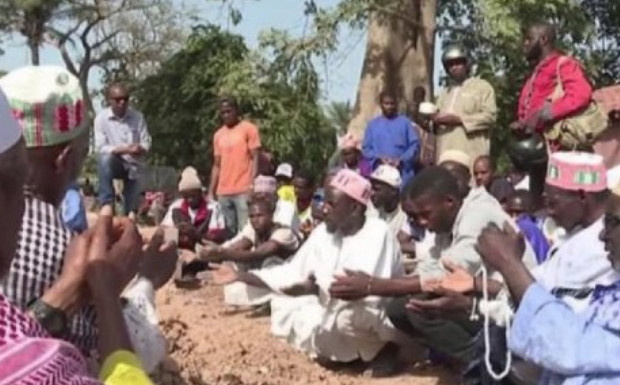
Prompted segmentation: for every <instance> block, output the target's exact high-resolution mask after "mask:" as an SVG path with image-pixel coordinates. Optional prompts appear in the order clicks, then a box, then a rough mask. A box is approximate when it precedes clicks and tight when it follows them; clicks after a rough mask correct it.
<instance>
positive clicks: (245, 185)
mask: <svg viewBox="0 0 620 385" xmlns="http://www.w3.org/2000/svg"><path fill="white" fill-rule="evenodd" d="M219 110H220V116H221V118H222V122H223V123H224V125H223V126H222V127H220V128H219V129H218V130H217V132H216V133H215V135H214V137H213V168H212V169H211V183H210V186H209V200H211V199H213V198H214V197H215V195H217V197H218V201H219V202H220V205H221V206H222V211H223V213H224V218H225V220H226V227H227V228H228V229H229V231H231V232H232V233H233V234H236V233H238V232H239V231H241V229H242V228H243V226H245V224H246V223H247V221H248V204H247V198H248V193H249V192H250V190H251V187H252V181H253V180H254V178H255V177H256V175H257V173H258V154H259V150H260V146H261V144H260V136H259V134H258V127H256V126H255V125H254V124H253V123H251V122H249V121H247V120H241V119H240V117H239V107H238V105H237V102H236V101H235V100H234V99H232V98H229V97H225V98H222V99H221V100H220V102H219Z"/></svg>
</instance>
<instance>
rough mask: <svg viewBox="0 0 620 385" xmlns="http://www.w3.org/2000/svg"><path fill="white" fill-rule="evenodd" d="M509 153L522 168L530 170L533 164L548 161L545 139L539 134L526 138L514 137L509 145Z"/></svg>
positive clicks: (512, 159)
mask: <svg viewBox="0 0 620 385" xmlns="http://www.w3.org/2000/svg"><path fill="white" fill-rule="evenodd" d="M508 155H509V157H510V160H511V161H512V162H513V164H514V165H515V166H516V167H517V168H519V169H520V170H524V171H527V170H530V169H531V168H532V167H533V166H536V165H542V164H545V163H546V162H547V147H546V146H545V140H544V139H543V138H542V137H541V136H540V135H538V134H534V135H531V136H529V137H527V138H525V139H520V140H518V139H513V140H512V141H511V142H510V143H509V145H508Z"/></svg>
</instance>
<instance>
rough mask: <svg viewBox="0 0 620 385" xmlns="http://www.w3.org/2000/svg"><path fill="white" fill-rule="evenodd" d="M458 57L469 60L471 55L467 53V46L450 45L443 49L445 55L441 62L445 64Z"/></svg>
mask: <svg viewBox="0 0 620 385" xmlns="http://www.w3.org/2000/svg"><path fill="white" fill-rule="evenodd" d="M458 59H465V60H466V61H467V62H469V55H468V54H467V51H466V50H465V47H463V46H461V45H449V46H448V47H446V49H445V50H444V51H443V55H442V56H441V62H442V63H443V64H444V65H445V64H446V62H448V61H450V60H458Z"/></svg>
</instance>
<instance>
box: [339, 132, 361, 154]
mask: <svg viewBox="0 0 620 385" xmlns="http://www.w3.org/2000/svg"><path fill="white" fill-rule="evenodd" d="M338 148H339V149H341V150H346V149H349V148H355V149H358V150H359V149H360V141H359V140H358V139H357V138H356V137H355V136H354V135H353V134H351V133H349V134H346V135H345V136H342V137H340V139H338Z"/></svg>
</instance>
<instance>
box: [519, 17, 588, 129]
mask: <svg viewBox="0 0 620 385" xmlns="http://www.w3.org/2000/svg"><path fill="white" fill-rule="evenodd" d="M555 38H556V32H555V28H554V27H553V26H552V25H551V24H549V23H545V22H543V23H536V24H533V25H532V26H530V27H529V28H528V30H527V32H526V34H525V38H524V42H523V48H524V51H525V57H526V59H527V61H528V62H529V63H530V64H531V65H532V66H534V70H533V71H532V73H531V75H530V76H529V78H528V79H527V81H526V82H525V85H524V86H523V89H522V90H521V96H520V97H519V108H518V111H517V116H518V121H517V122H515V124H513V128H515V129H520V130H525V131H529V132H533V131H536V132H539V133H543V132H544V131H545V129H547V128H550V127H551V126H552V125H553V124H554V123H555V122H557V121H559V120H562V119H564V118H567V117H569V116H572V115H575V114H576V113H579V112H580V111H582V110H583V109H585V108H586V107H587V106H588V104H589V103H590V100H591V99H592V86H591V85H590V82H589V80H588V78H587V76H586V74H585V72H584V71H583V68H582V67H581V64H580V63H579V62H578V61H577V60H576V59H574V58H572V57H570V56H566V55H564V54H563V53H561V52H559V51H558V50H557V49H556V48H555ZM558 75H559V79H558ZM558 82H560V83H561V84H562V88H563V90H564V94H563V95H562V96H561V97H560V98H557V99H556V100H554V101H551V100H550V99H551V97H552V95H553V93H554V91H555V89H556V86H557V85H558Z"/></svg>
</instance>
